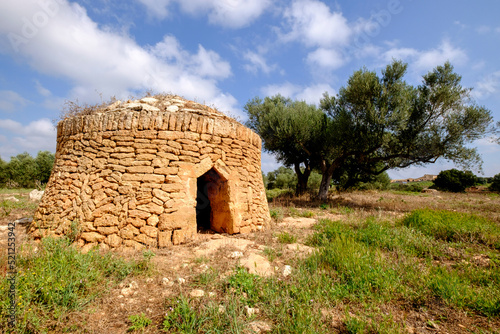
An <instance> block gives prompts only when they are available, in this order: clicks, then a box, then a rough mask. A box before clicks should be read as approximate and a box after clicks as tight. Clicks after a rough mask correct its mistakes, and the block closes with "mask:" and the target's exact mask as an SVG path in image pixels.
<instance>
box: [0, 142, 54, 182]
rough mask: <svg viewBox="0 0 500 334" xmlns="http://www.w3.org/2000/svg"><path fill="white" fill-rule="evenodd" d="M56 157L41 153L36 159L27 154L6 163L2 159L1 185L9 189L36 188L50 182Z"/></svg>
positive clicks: (0, 163)
mask: <svg viewBox="0 0 500 334" xmlns="http://www.w3.org/2000/svg"><path fill="white" fill-rule="evenodd" d="M54 160H55V155H54V154H52V153H50V152H48V151H40V152H38V155H37V157H36V158H33V157H32V156H31V155H29V154H28V153H27V152H24V153H22V154H18V155H17V156H15V157H12V158H11V160H10V162H8V163H6V162H4V161H3V160H1V159H0V185H1V186H7V187H16V188H18V187H24V188H35V187H37V186H40V185H41V184H45V183H47V182H48V180H49V177H50V173H51V172H52V166H53V165H54Z"/></svg>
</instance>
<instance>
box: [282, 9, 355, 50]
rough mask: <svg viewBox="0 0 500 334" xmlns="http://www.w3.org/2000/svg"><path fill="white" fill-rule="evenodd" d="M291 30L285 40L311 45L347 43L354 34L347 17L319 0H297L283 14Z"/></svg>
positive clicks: (324, 45)
mask: <svg viewBox="0 0 500 334" xmlns="http://www.w3.org/2000/svg"><path fill="white" fill-rule="evenodd" d="M283 16H284V18H285V19H286V21H287V23H288V25H289V29H290V31H289V32H288V33H285V34H284V35H283V36H282V38H283V39H284V40H287V41H288V40H299V41H301V42H302V43H304V44H305V45H307V46H310V47H318V46H320V47H332V46H339V45H345V44H347V43H348V41H349V38H350V37H351V35H352V29H351V28H350V27H349V24H348V22H347V19H346V18H345V17H344V16H343V15H342V13H340V12H332V11H331V10H330V8H329V7H328V6H327V5H326V4H325V3H323V2H321V1H317V0H296V1H294V2H293V3H292V5H291V7H289V8H287V9H286V10H285V12H284V14H283Z"/></svg>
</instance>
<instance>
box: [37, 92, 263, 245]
mask: <svg viewBox="0 0 500 334" xmlns="http://www.w3.org/2000/svg"><path fill="white" fill-rule="evenodd" d="M260 154H261V139H260V137H259V136H258V135H257V134H255V133H254V132H252V131H251V130H250V129H248V128H246V127H245V126H243V125H241V124H240V123H238V122H236V121H234V120H233V119H231V118H228V117H226V116H224V115H223V114H221V113H219V112H217V111H215V110H213V109H211V108H208V107H206V106H203V105H201V104H197V103H194V102H192V101H187V100H184V99H182V98H180V97H177V96H167V97H165V96H163V97H157V98H152V97H149V98H144V99H142V100H139V101H134V102H130V101H129V103H121V102H119V101H118V102H116V103H114V104H112V105H110V106H108V107H107V108H105V109H103V110H101V111H99V112H96V113H93V114H90V115H86V116H75V117H70V118H67V119H65V120H62V121H61V122H60V123H59V124H58V127H57V151H56V161H55V164H54V168H53V171H52V175H51V177H50V180H49V182H48V185H47V188H46V191H45V194H44V196H43V198H42V200H41V203H40V205H39V208H38V210H37V212H36V213H35V216H34V220H33V223H32V225H31V228H30V231H31V232H32V233H33V235H34V237H35V238H41V237H43V236H47V235H55V236H61V235H71V236H76V238H77V242H78V243H79V244H80V245H81V246H85V247H91V246H94V245H97V244H101V246H102V247H104V248H107V247H109V248H118V247H133V248H136V249H140V248H142V247H146V246H147V247H160V248H161V247H167V246H169V245H172V244H173V245H176V244H180V243H183V242H186V241H188V240H190V239H192V238H193V237H194V236H195V235H196V233H197V230H198V228H199V227H200V225H199V224H200V222H199V220H200V215H198V217H197V210H198V211H199V209H202V207H203V206H207V205H209V206H210V209H209V211H208V213H207V211H205V214H206V219H208V223H207V224H208V225H207V227H208V228H210V229H212V230H214V231H216V232H225V233H230V234H233V233H247V232H251V231H257V230H260V229H262V228H263V227H264V226H265V225H266V224H267V223H268V222H269V221H270V217H269V209H268V206H267V200H266V196H265V191H264V186H263V182H262V176H261V169H260ZM204 202H206V203H204ZM199 212H201V211H199Z"/></svg>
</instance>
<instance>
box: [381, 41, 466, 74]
mask: <svg viewBox="0 0 500 334" xmlns="http://www.w3.org/2000/svg"><path fill="white" fill-rule="evenodd" d="M380 58H381V60H382V61H383V62H384V63H386V64H387V63H389V62H391V61H392V59H397V60H403V61H405V62H407V63H409V65H410V67H412V68H413V70H414V71H415V72H417V73H418V74H420V73H421V72H422V71H424V72H428V71H430V70H432V69H433V68H435V67H436V66H438V65H443V64H444V63H445V62H446V61H449V62H450V63H451V64H452V65H463V64H464V63H465V62H466V61H467V54H466V53H465V51H464V50H462V49H460V48H458V47H454V46H453V45H452V44H451V43H450V42H449V41H447V40H444V41H443V42H441V44H440V45H439V46H438V47H437V48H435V49H431V50H424V51H420V50H417V49H413V48H398V47H393V48H390V49H388V50H387V51H385V52H383V53H382V54H381V56H380Z"/></svg>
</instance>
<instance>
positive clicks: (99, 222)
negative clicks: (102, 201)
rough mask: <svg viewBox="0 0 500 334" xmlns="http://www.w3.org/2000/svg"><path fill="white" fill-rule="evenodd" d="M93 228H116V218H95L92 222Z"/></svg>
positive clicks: (112, 216) (106, 216)
mask: <svg viewBox="0 0 500 334" xmlns="http://www.w3.org/2000/svg"><path fill="white" fill-rule="evenodd" d="M94 226H95V227H101V226H118V217H117V216H115V215H112V214H106V215H104V216H102V217H97V218H96V219H95V220H94Z"/></svg>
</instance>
